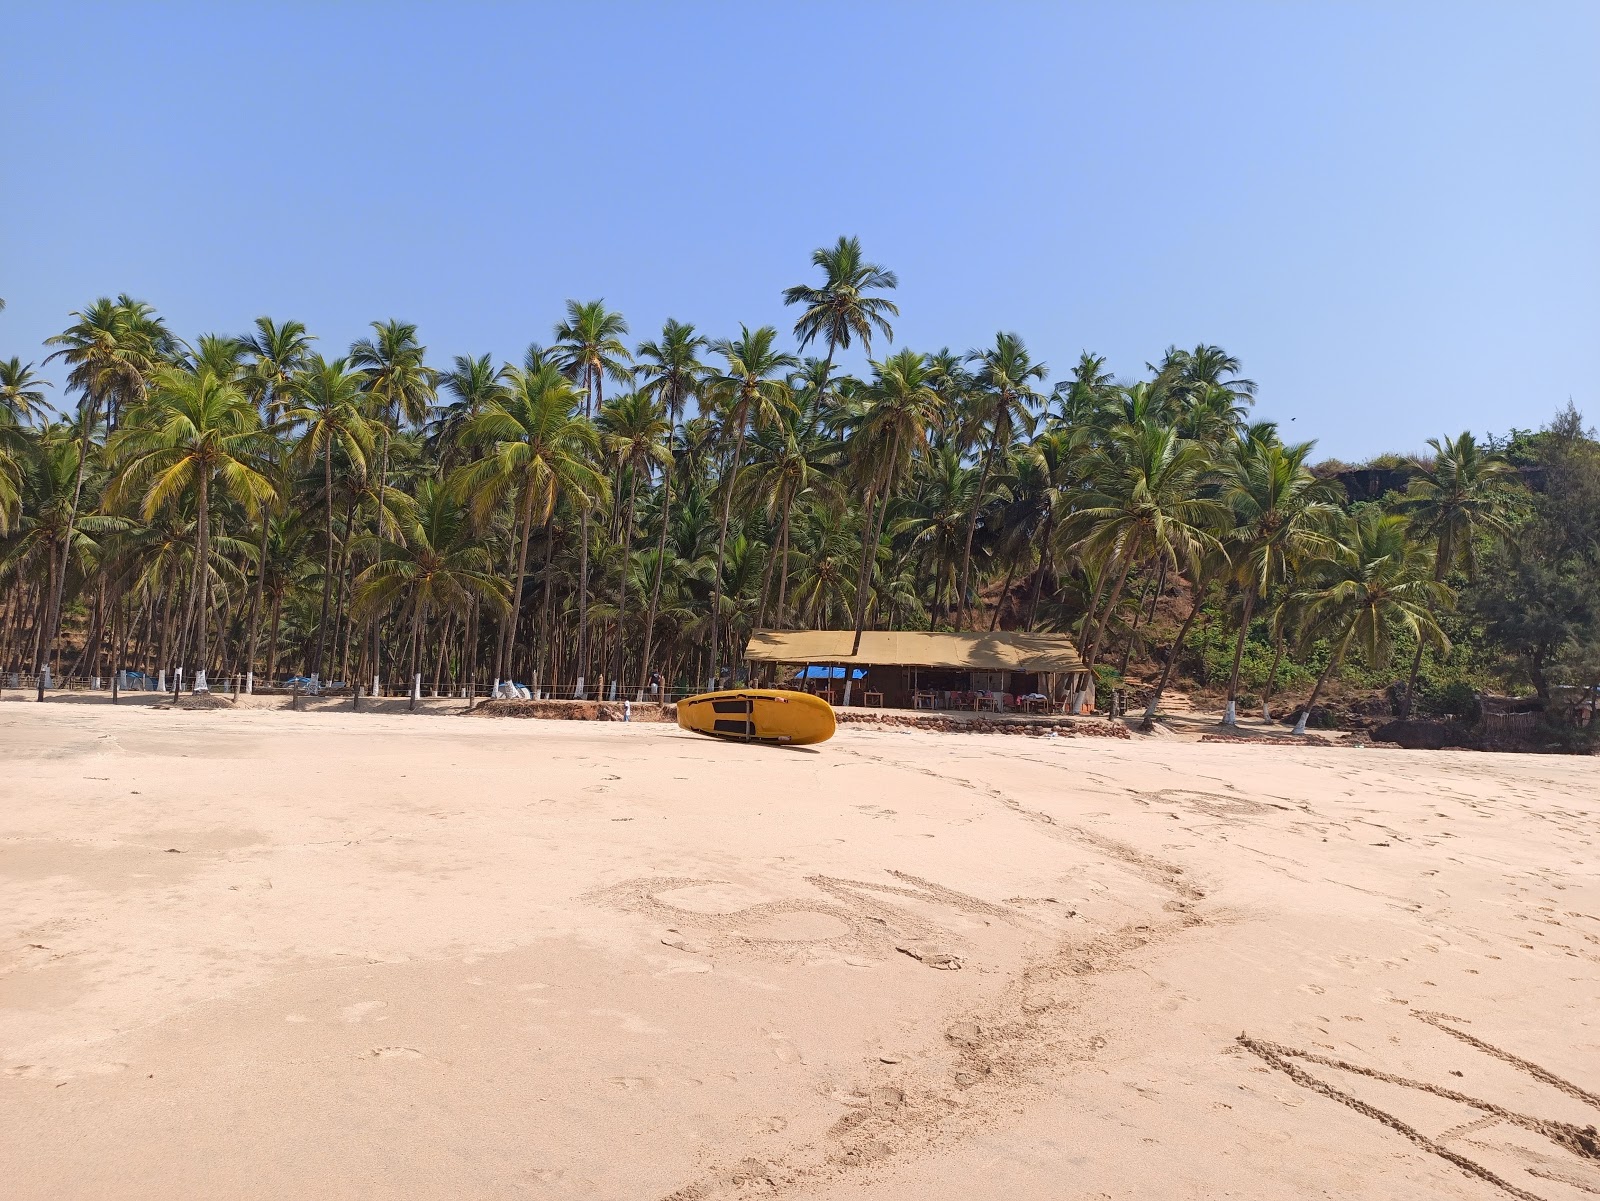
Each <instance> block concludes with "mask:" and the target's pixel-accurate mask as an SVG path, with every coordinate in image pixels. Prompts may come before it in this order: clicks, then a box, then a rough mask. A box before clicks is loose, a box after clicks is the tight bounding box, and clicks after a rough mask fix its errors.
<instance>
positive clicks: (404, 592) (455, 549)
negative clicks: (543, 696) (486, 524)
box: [353, 480, 508, 678]
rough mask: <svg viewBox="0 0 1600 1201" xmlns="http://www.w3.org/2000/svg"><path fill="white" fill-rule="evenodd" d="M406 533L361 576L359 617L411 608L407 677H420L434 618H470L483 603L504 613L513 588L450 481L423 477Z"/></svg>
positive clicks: (356, 602) (357, 592) (357, 597)
mask: <svg viewBox="0 0 1600 1201" xmlns="http://www.w3.org/2000/svg"><path fill="white" fill-rule="evenodd" d="M404 533H405V537H404V538H403V539H399V540H396V541H393V542H391V543H389V545H388V546H386V547H385V548H384V550H385V553H383V554H381V555H379V556H378V559H377V561H376V562H374V563H372V564H371V565H370V566H368V567H367V568H366V569H365V570H364V571H363V572H362V573H361V574H360V575H359V576H358V577H357V578H356V584H355V593H354V596H355V599H354V613H353V615H354V616H355V617H356V618H357V619H365V618H369V617H372V616H374V615H376V614H379V613H383V612H386V611H387V610H389V609H390V608H392V607H394V606H395V605H396V604H398V605H400V607H401V611H402V613H404V612H407V611H409V614H410V625H411V633H410V637H409V639H408V641H409V643H410V655H409V656H408V658H409V666H408V668H407V678H414V677H415V676H416V675H417V672H418V664H419V661H420V658H421V654H422V632H423V629H424V627H425V626H426V624H427V621H428V618H429V617H430V616H432V615H435V614H449V615H452V616H455V617H464V616H465V615H466V614H467V612H468V611H469V610H470V609H471V608H472V606H473V605H475V604H478V603H487V604H488V605H489V607H490V609H491V610H492V611H494V612H496V613H499V614H502V615H503V614H504V613H505V611H506V609H507V608H508V605H507V601H506V592H507V588H506V585H505V581H503V580H500V579H498V578H496V576H495V574H494V562H493V558H492V557H491V555H490V554H489V551H488V549H487V548H486V547H484V546H483V545H482V543H480V542H478V541H476V540H475V539H474V538H473V536H472V528H471V525H470V523H469V521H468V514H467V509H466V507H465V506H464V505H463V504H462V503H461V502H460V501H459V500H457V498H456V495H455V492H454V490H453V489H450V488H447V487H446V486H445V485H444V484H442V483H440V482H438V481H436V480H423V481H422V483H421V484H419V485H418V487H417V504H416V510H415V515H414V516H413V517H412V518H410V519H409V520H407V521H406V522H405V530H404Z"/></svg>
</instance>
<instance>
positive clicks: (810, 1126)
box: [0, 703, 1600, 1201]
mask: <svg viewBox="0 0 1600 1201" xmlns="http://www.w3.org/2000/svg"><path fill="white" fill-rule="evenodd" d="M0 759H3V761H4V771H3V773H0V973H3V974H0V1071H3V1072H4V1075H0V1175H3V1178H4V1181H5V1184H4V1194H5V1196H7V1197H8V1198H12V1199H15V1201H22V1199H24V1198H46V1197H48V1198H62V1197H115V1198H127V1199H137V1198H213V1197H228V1198H281V1197H298V1198H324V1197H326V1198H335V1197H341V1198H342V1197H352V1198H354V1197H361V1198H391V1197H392V1198H507V1197H552V1198H564V1197H595V1198H630V1199H631V1198H644V1199H646V1201H651V1199H656V1198H666V1197H675V1198H725V1197H743V1196H768V1195H777V1196H783V1197H788V1198H793V1199H795V1201H799V1199H801V1198H805V1199H822V1198H827V1199H828V1201H836V1199H837V1201H843V1199H845V1198H852V1199H853V1198H861V1197H868V1196H871V1197H915V1198H919V1199H926V1201H944V1199H947V1198H948V1199H955V1198H970V1197H1018V1198H1031V1197H1040V1198H1079V1197H1099V1196H1106V1197H1219V1196H1230V1197H1243V1198H1282V1197H1291V1196H1312V1197H1321V1196H1330V1197H1333V1196H1337V1197H1395V1198H1400V1197H1406V1198H1412V1197H1419V1196H1429V1197H1463V1198H1489V1197H1494V1196H1505V1195H1507V1194H1508V1193H1509V1194H1510V1195H1514V1196H1523V1197H1528V1196H1533V1197H1540V1198H1551V1199H1560V1198H1573V1199H1581V1198H1586V1197H1592V1196H1594V1195H1595V1194H1596V1193H1597V1192H1600V1145H1597V1144H1595V1142H1594V1140H1593V1136H1592V1135H1589V1134H1586V1133H1585V1132H1584V1131H1583V1128H1584V1127H1586V1126H1589V1125H1591V1124H1593V1123H1596V1122H1600V1097H1597V1096H1595V1095H1594V1094H1597V1093H1600V856H1597V848H1596V841H1595V840H1596V833H1597V809H1600V786H1597V785H1600V780H1597V778H1596V771H1595V765H1594V762H1593V761H1592V760H1587V761H1585V760H1576V759H1554V758H1532V757H1527V758H1513V757H1508V756H1491V755H1477V754H1468V753H1437V754H1426V753H1408V752H1402V751H1357V750H1345V749H1327V750H1316V749H1305V750H1299V749H1282V748H1275V747H1274V748H1268V747H1247V746H1233V745H1196V744H1193V743H1186V742H1179V741H1174V740H1161V741H1152V740H1142V741H1134V742H1131V743H1130V742H1117V741H1111V740H1106V739H1070V738H1064V739H1059V740H1051V741H1045V740H1035V739H1027V740H1023V739H1017V738H1006V737H999V736H962V737H943V738H941V737H939V736H936V735H930V734H922V733H915V734H914V733H906V732H875V731H863V730H856V729H848V728H846V729H842V730H841V732H840V734H839V736H838V737H837V738H835V739H834V740H833V741H832V742H830V743H827V744H825V745H824V746H822V747H820V748H816V749H815V750H814V751H811V752H807V751H802V750H787V751H782V750H771V749H765V748H755V747H749V748H747V747H741V746H729V745H723V744H718V743H713V742H710V741H707V740H703V739H698V738H696V737H694V736H692V735H688V734H683V733H681V732H679V731H677V730H675V729H672V728H663V727H651V726H643V725H632V726H622V725H604V724H588V723H581V724H580V723H565V722H561V723H557V722H497V721H492V720H488V719H474V720H471V721H467V720H459V721H453V720H437V719H435V720H421V719H419V718H416V717H405V716H385V715H351V714H344V715H338V714H325V713H324V714H318V713H309V714H294V713H286V712H269V711H254V712H244V711H239V712H229V713H180V712H159V711H155V710H152V709H149V708H119V709H116V710H113V709H111V708H110V707H109V706H99V705H57V704H47V705H42V706H40V705H33V704H22V703H8V704H5V705H3V706H0ZM898 948H905V950H901V949H898ZM907 952H912V953H914V954H912V953H907ZM914 955H920V956H921V958H916V957H914ZM952 957H953V958H952ZM952 964H954V966H952ZM941 965H942V966H941ZM1441 1014H1443V1015H1448V1016H1445V1017H1440V1016H1438V1015H1441ZM1241 1032H1243V1033H1244V1034H1245V1035H1246V1036H1247V1039H1246V1041H1243V1042H1241V1041H1240V1039H1239V1036H1240V1034H1241ZM1309 1057H1315V1058H1309ZM1341 1064H1342V1065H1343V1066H1339V1065H1341ZM1407 1082H1409V1083H1407ZM1590 1147H1593V1148H1594V1151H1593V1154H1590V1153H1589V1148H1590Z"/></svg>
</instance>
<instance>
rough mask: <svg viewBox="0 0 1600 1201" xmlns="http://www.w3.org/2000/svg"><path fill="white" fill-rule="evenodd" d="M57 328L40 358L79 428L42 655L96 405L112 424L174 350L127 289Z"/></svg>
mask: <svg viewBox="0 0 1600 1201" xmlns="http://www.w3.org/2000/svg"><path fill="white" fill-rule="evenodd" d="M72 315H73V316H74V317H76V318H77V320H76V321H75V322H74V323H73V324H72V325H71V326H69V327H68V328H67V329H66V330H65V331H63V332H62V333H59V334H56V335H55V336H53V337H50V338H46V339H45V345H46V346H58V347H60V349H59V350H56V351H53V352H52V353H51V354H49V355H47V356H46V357H45V360H44V361H45V362H47V363H48V362H50V361H51V360H53V359H61V360H62V361H64V362H65V363H66V364H67V365H68V366H69V367H70V368H71V370H70V371H69V372H68V373H67V386H68V387H70V388H73V389H75V390H77V391H78V392H81V393H82V395H83V400H82V402H81V403H80V405H79V415H80V418H81V423H82V427H83V428H82V433H81V436H80V437H79V440H78V470H77V477H76V480H75V482H74V484H73V488H72V508H71V511H70V515H69V517H68V520H67V523H66V526H65V528H64V529H63V531H62V539H61V547H60V554H59V561H58V562H57V564H56V578H55V581H54V582H53V584H52V585H51V588H50V603H49V606H48V608H47V609H46V616H45V621H44V626H43V633H44V637H43V639H42V645H43V648H44V653H45V654H46V656H48V655H50V654H52V653H53V652H54V650H55V645H56V636H57V634H58V633H59V631H60V625H61V597H62V590H63V589H64V588H65V587H66V582H67V567H68V565H69V561H70V559H71V549H72V546H73V528H74V526H75V525H76V523H77V519H78V512H79V507H80V505H81V504H82V501H83V475H84V468H85V464H86V462H87V459H88V454H89V447H90V444H91V443H92V442H93V441H94V433H95V429H96V428H97V427H98V425H99V421H100V408H101V406H102V405H105V406H107V414H108V415H107V421H108V424H109V425H110V426H113V427H114V426H115V425H116V422H117V417H118V415H119V413H120V412H121V410H122V409H123V408H125V407H127V406H128V405H130V404H135V403H138V402H140V401H142V400H143V399H144V397H145V394H146V384H147V381H148V379H149V378H150V377H151V376H152V375H154V373H155V371H156V370H157V368H158V367H160V366H161V365H162V364H163V363H165V362H167V361H170V360H171V359H172V358H173V357H174V356H175V354H176V350H177V343H176V340H175V339H174V338H173V337H172V335H171V334H170V333H169V332H168V330H167V328H166V325H165V324H164V323H163V322H162V321H161V319H160V318H159V317H157V316H156V315H155V311H154V310H153V309H151V307H150V306H149V305H147V304H145V303H144V302H143V301H140V300H134V299H133V298H132V297H129V296H127V295H122V296H118V297H117V299H116V300H114V301H113V300H107V299H104V298H102V299H100V300H97V301H95V302H94V304H92V305H90V306H89V307H88V308H86V309H84V310H83V311H81V312H76V313H73V314H72ZM38 699H39V700H41V701H42V700H43V699H44V678H43V676H42V674H41V676H40V681H39V692H38Z"/></svg>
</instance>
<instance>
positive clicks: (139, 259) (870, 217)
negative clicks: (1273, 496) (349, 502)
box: [0, 0, 1600, 458]
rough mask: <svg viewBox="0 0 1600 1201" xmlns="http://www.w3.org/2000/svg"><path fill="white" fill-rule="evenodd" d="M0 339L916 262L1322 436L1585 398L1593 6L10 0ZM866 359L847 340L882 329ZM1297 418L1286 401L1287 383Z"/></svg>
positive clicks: (1593, 389)
mask: <svg viewBox="0 0 1600 1201" xmlns="http://www.w3.org/2000/svg"><path fill="white" fill-rule="evenodd" d="M3 24H4V29H5V35H6V42H7V44H8V47H9V50H8V53H7V55H6V69H5V71H4V73H3V74H0V148H3V150H4V157H3V159H0V162H3V163H4V174H3V182H0V296H3V297H4V298H5V299H6V301H7V303H8V307H7V309H6V310H5V312H3V313H0V355H7V356H9V355H11V354H20V355H22V356H23V357H24V359H28V358H34V359H37V358H39V357H41V356H42V353H43V352H42V351H41V349H40V347H39V343H40V341H41V340H42V339H43V338H44V337H45V336H47V335H48V334H50V333H53V332H56V331H59V330H60V329H61V328H62V327H63V326H64V325H65V324H66V323H67V321H68V313H69V312H70V311H71V310H73V309H76V308H79V307H81V306H83V305H84V304H86V303H88V302H89V301H90V300H92V299H93V298H94V297H96V296H100V295H110V294H115V293H117V292H121V291H127V292H130V293H132V294H133V295H135V296H138V297H141V298H143V299H146V300H148V301H150V302H151V303H153V304H155V305H156V306H157V307H158V308H159V309H160V311H161V312H163V313H164V314H165V315H166V316H167V318H168V320H169V321H170V322H171V324H172V326H173V328H174V329H175V330H176V331H177V332H178V333H179V334H180V335H182V336H184V337H186V338H191V339H192V338H193V337H194V336H195V335H196V334H199V333H202V332H210V331H216V332H242V331H244V330H245V329H247V327H248V326H249V323H250V321H251V320H252V319H253V318H254V317H256V316H257V315H258V314H270V315H272V316H274V317H277V318H280V319H282V318H287V317H295V318H299V319H300V320H303V321H305V322H306V323H307V324H308V325H309V326H310V327H311V330H312V332H314V333H316V334H318V335H320V337H321V344H320V347H319V348H320V349H323V350H324V351H325V352H327V353H330V354H331V353H334V352H340V351H342V350H343V348H344V347H345V346H346V345H347V344H348V343H349V341H350V340H351V339H352V338H354V337H356V336H359V335H360V334H362V333H364V332H365V327H366V323H367V322H369V321H371V320H372V319H374V318H388V317H400V318H404V319H406V320H411V321H415V322H417V323H419V325H420V326H421V330H422V335H423V338H424V340H425V341H426V342H427V344H428V345H429V347H430V354H431V355H432V356H433V357H434V358H435V359H436V360H437V361H440V362H448V359H449V357H450V356H451V355H454V354H457V353H462V352H470V353H473V354H480V353H484V352H486V351H488V352H493V353H494V354H495V355H497V356H499V357H503V358H516V357H518V356H520V353H521V351H522V348H523V347H524V346H525V345H526V344H527V343H528V341H530V340H531V339H538V340H540V341H548V340H549V337H550V329H551V326H552V324H553V323H554V321H555V320H556V319H557V317H558V316H559V315H560V313H561V308H562V303H563V302H564V301H565V300H566V299H567V298H569V297H575V298H580V299H590V298H594V297H604V298H605V300H606V301H607V303H608V304H609V305H611V306H612V307H614V308H618V309H620V310H621V311H622V312H623V313H624V314H625V315H626V317H627V318H628V320H629V322H630V324H631V325H632V328H633V333H634V335H635V337H643V336H648V335H650V334H653V333H654V332H655V331H656V330H658V329H659V328H660V324H661V322H662V320H663V319H664V318H665V317H668V316H674V317H678V318H680V319H683V320H689V321H693V322H695V323H696V324H697V325H698V326H700V328H701V329H702V330H704V331H706V332H708V333H710V334H713V335H721V334H727V333H732V332H736V330H737V323H738V322H740V321H745V322H748V323H750V324H751V325H757V324H761V323H768V322H770V323H773V324H776V325H778V326H779V328H780V329H782V330H783V331H784V332H785V335H786V336H787V333H788V330H789V327H790V325H791V324H792V320H793V313H792V312H786V311H785V310H784V309H783V307H782V303H781V300H780V291H781V289H782V288H783V287H785V286H786V285H789V284H794V283H798V282H801V281H803V280H807V279H809V278H810V277H811V274H812V271H811V268H810V266H809V263H808V259H809V255H810V252H811V250H812V249H813V248H814V247H816V246H819V245H822V244H823V243H825V242H831V241H833V240H834V239H835V238H836V237H837V236H838V235H839V234H841V233H851V234H856V235H858V236H859V237H860V238H861V239H862V241H863V243H864V244H865V247H866V250H867V252H868V255H869V257H870V258H872V259H874V260H876V261H878V262H881V263H883V264H885V265H886V266H889V267H892V268H893V269H894V270H895V271H897V272H898V273H899V276H900V281H901V285H900V290H899V293H898V295H897V296H896V298H895V299H896V300H897V301H898V303H899V304H900V306H901V314H902V315H901V319H900V320H899V321H898V322H897V323H896V329H895V332H896V341H897V343H907V344H910V345H912V346H914V347H917V348H920V349H936V348H938V347H940V346H945V345H948V346H951V347H954V348H957V349H965V348H968V347H971V346H974V345H977V344H980V343H983V342H986V341H988V340H990V339H992V337H993V334H994V332H995V331H996V330H997V329H1014V330H1016V331H1017V332H1019V333H1021V334H1022V335H1023V337H1024V338H1025V339H1026V340H1027V342H1028V344H1029V346H1030V347H1031V348H1032V349H1033V351H1034V352H1035V354H1036V355H1037V356H1038V357H1040V358H1043V359H1044V360H1045V361H1047V362H1048V363H1049V365H1050V367H1051V368H1052V378H1056V377H1059V376H1060V375H1061V374H1064V373H1065V371H1066V370H1067V368H1069V367H1070V366H1071V364H1072V362H1073V361H1074V360H1075V359H1076V358H1077V355H1078V352H1079V351H1080V350H1081V349H1084V348H1088V349H1092V350H1094V351H1096V352H1098V353H1101V354H1105V355H1108V356H1109V358H1110V361H1111V365H1112V367H1113V369H1115V370H1116V371H1118V372H1119V373H1121V374H1125V375H1132V374H1134V373H1136V372H1138V371H1140V370H1141V369H1142V367H1143V364H1144V363H1145V362H1146V361H1147V360H1150V359H1154V358H1155V357H1157V356H1158V355H1159V354H1160V353H1161V351H1162V349H1163V348H1164V347H1165V346H1167V345H1168V344H1169V343H1177V344H1180V345H1193V344H1194V343H1196V342H1200V341H1206V342H1216V343H1220V344H1221V345H1223V346H1225V347H1227V348H1228V349H1229V350H1230V351H1232V352H1234V353H1235V354H1237V355H1239V356H1240V357H1242V358H1243V360H1244V364H1245V369H1246V374H1248V375H1250V376H1252V377H1253V378H1255V379H1257V380H1258V381H1259V382H1260V384H1261V402H1260V405H1259V409H1258V411H1259V413H1260V414H1261V415H1262V416H1266V417H1272V418H1276V419H1278V420H1281V421H1282V422H1283V423H1284V427H1285V431H1286V433H1287V434H1289V435H1291V436H1295V437H1301V438H1310V437H1315V438H1316V439H1318V441H1319V446H1320V450H1321V452H1322V453H1323V454H1327V455H1338V456H1341V457H1345V458H1357V457H1364V456H1366V455H1369V454H1372V453H1375V452H1378V451H1382V450H1388V449H1394V450H1400V451H1408V450H1414V449H1418V448H1420V447H1421V446H1422V444H1423V442H1424V440H1425V439H1426V438H1428V437H1429V436H1434V435H1438V434H1442V433H1446V432H1454V431H1459V430H1460V429H1462V428H1472V429H1475V430H1478V431H1483V430H1488V429H1493V430H1503V429H1505V428H1507V427H1509V426H1512V425H1521V426H1533V425H1538V424H1540V423H1542V422H1543V421H1545V420H1547V419H1548V417H1549V416H1550V415H1551V414H1552V413H1553V412H1554V411H1555V410H1556V409H1557V408H1558V407H1559V406H1561V405H1563V404H1565V402H1566V401H1567V399H1568V398H1569V397H1571V398H1572V399H1573V400H1574V401H1576V403H1577V404H1578V406H1579V407H1580V408H1582V409H1584V410H1585V411H1586V413H1587V414H1588V416H1589V417H1590V418H1592V419H1600V385H1597V383H1596V378H1597V371H1596V367H1595V352H1596V349H1597V334H1600V72H1596V70H1595V59H1594V55H1595V51H1596V47H1600V4H1597V3H1593V2H1584V3H1571V4H1559V3H1521V2H1519V3H1511V2H1508V3H1505V4H1503V5H1499V6H1488V5H1478V4H1472V3H1462V2H1452V3H1444V4H1401V3H1373V4H1366V5H1352V4H1337V5H1335V4H1328V5H1314V4H1303V3H1284V4H1233V3H1215V4H1201V3H1185V4H1170V5H1169V4H1154V3H1152V4H1137V3H1127V4H1120V3H1119V4H1105V5H1070V4H1064V3H1063V4H1055V5H1046V4H1038V5H1032V4H1029V5H1023V4H1017V5H977V4H963V5H937V4H903V5H901V4H859V3H846V4H839V5H831V4H808V5H803V6H801V5H792V6H789V7H788V8H787V9H784V10H780V9H779V8H778V6H773V5H764V4H746V3H729V4H717V5H694V4H688V3H684V4H645V3H643V2H642V0H641V2H640V3H638V4H633V5H628V4H614V5H605V4H578V5H573V4H563V5H548V6H533V5H484V6H474V5H469V4H451V5H445V4H442V3H441V4H431V5H376V4H374V5H363V4H353V3H352V4H342V5H323V4H317V5H304V6H296V5H288V4H280V5H267V4H258V5H246V4H242V3H240V4H225V5H204V6H198V5H197V6H193V7H188V6H181V5H175V4H150V5H132V4H119V5H114V6H113V5H72V4H66V3H60V4H50V5H37V6H32V5H21V4H17V3H15V2H11V3H7V4H6V7H5V15H4V19H3ZM855 361H856V362H859V360H858V359H857V360H855ZM1291 418H1295V419H1296V420H1294V421H1293V422H1292V423H1291V422H1290V419H1291Z"/></svg>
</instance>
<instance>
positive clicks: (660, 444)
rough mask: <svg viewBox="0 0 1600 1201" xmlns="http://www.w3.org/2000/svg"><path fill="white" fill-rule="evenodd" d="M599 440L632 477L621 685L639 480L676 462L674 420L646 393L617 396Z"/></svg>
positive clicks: (616, 668)
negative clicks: (672, 448) (673, 447)
mask: <svg viewBox="0 0 1600 1201" xmlns="http://www.w3.org/2000/svg"><path fill="white" fill-rule="evenodd" d="M599 426H600V441H601V446H602V447H603V448H604V450H605V454H606V457H607V458H609V459H610V460H611V462H612V463H613V464H614V465H615V467H616V470H617V477H618V479H619V480H621V479H622V478H623V477H624V476H625V477H626V478H627V481H628V500H627V503H626V505H625V506H624V507H623V511H622V532H621V536H620V537H619V539H618V541H619V542H620V544H621V546H622V561H623V568H622V570H621V571H619V572H618V573H617V576H618V583H617V647H616V659H615V662H614V665H613V668H612V674H611V678H612V679H613V680H615V681H617V684H618V687H619V688H620V687H621V684H622V668H623V662H622V652H623V642H624V638H623V626H624V624H625V623H626V622H627V619H628V563H629V561H630V560H631V558H632V555H633V509H634V502H635V501H636V500H637V498H638V494H639V481H640V480H641V479H645V480H648V479H649V477H650V474H651V473H652V472H653V471H655V469H656V468H658V467H661V468H670V467H671V466H672V451H671V448H670V447H671V438H672V422H671V420H670V419H668V417H667V415H666V410H665V408H664V407H663V406H662V405H660V404H659V403H658V402H657V401H656V400H655V399H654V398H653V397H651V396H649V395H647V394H646V393H644V392H630V393H628V394H626V395H624V396H619V397H618V398H617V399H615V400H613V401H612V402H611V403H610V404H608V405H606V407H605V408H604V409H603V410H602V411H601V414H600V422H599Z"/></svg>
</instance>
